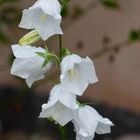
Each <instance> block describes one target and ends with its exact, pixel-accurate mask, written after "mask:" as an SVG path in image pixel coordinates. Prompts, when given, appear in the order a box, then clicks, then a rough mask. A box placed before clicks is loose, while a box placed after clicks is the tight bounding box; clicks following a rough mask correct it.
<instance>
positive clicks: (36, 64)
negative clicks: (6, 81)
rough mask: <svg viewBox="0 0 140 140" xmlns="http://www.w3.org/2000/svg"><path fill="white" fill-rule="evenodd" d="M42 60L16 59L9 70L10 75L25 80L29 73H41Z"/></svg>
mask: <svg viewBox="0 0 140 140" xmlns="http://www.w3.org/2000/svg"><path fill="white" fill-rule="evenodd" d="M42 64H43V58H41V57H37V58H36V57H33V58H30V59H20V58H16V59H15V60H14V62H13V65H12V68H11V74H13V75H17V76H19V77H21V78H27V77H28V76H30V74H31V73H39V72H41V67H42Z"/></svg>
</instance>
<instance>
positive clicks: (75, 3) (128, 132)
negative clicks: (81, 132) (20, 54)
mask: <svg viewBox="0 0 140 140" xmlns="http://www.w3.org/2000/svg"><path fill="white" fill-rule="evenodd" d="M34 2H35V0H0V140H59V139H60V133H59V130H58V129H57V128H56V126H55V124H52V123H50V122H48V121H47V120H46V119H38V115H39V113H40V111H41V105H42V104H43V103H46V102H47V100H48V96H49V91H50V89H51V88H52V86H53V85H54V84H55V83H57V78H58V74H57V72H56V70H53V71H51V72H50V73H48V74H47V76H46V79H44V80H41V81H38V82H36V83H35V84H34V85H33V87H32V88H31V89H29V88H28V87H27V85H26V83H25V81H24V80H22V79H20V78H17V77H14V76H12V75H10V68H11V64H12V61H13V55H12V51H11V44H17V43H18V41H19V39H20V38H21V37H22V36H23V35H24V34H25V33H27V32H28V31H27V30H23V29H20V28H18V24H19V22H20V19H21V15H22V10H23V9H25V8H28V7H30V6H31V5H32V4H33V3H34ZM139 13H140V0H71V1H70V3H69V5H68V7H66V8H65V9H64V10H63V12H62V14H63V16H64V20H63V23H62V27H63V31H64V36H63V43H64V44H63V46H64V47H67V48H68V49H69V50H71V51H72V52H74V53H77V54H79V55H81V56H83V57H85V56H87V55H88V56H90V57H91V58H93V61H94V63H95V67H96V72H97V75H98V78H99V82H98V83H96V84H94V85H90V86H89V87H88V89H87V90H86V92H85V94H84V96H83V97H81V98H79V100H81V101H83V102H86V103H90V105H92V106H93V107H94V108H96V109H97V110H98V112H99V113H100V114H101V115H103V116H104V117H108V118H109V119H110V120H112V121H113V122H114V124H115V127H113V128H112V133H111V134H107V135H102V136H96V137H95V140H140V14H139ZM57 43H58V37H57V36H53V37H51V38H50V39H49V40H48V41H47V44H48V46H49V49H50V50H51V51H53V52H56V53H57V52H58V47H57V46H58V45H57ZM42 45H43V42H39V43H38V44H37V46H42ZM67 130H68V131H67V135H66V137H67V140H75V133H74V132H73V131H72V130H73V126H72V124H71V123H70V124H68V126H67Z"/></svg>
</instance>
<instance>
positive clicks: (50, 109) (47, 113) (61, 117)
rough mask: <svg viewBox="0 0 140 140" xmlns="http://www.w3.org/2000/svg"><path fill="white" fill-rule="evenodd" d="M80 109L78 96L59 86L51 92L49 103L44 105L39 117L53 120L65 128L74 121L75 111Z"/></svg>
mask: <svg viewBox="0 0 140 140" xmlns="http://www.w3.org/2000/svg"><path fill="white" fill-rule="evenodd" d="M78 107H79V106H78V104H77V102H76V95H74V94H71V93H69V92H66V91H65V90H64V89H63V88H62V87H61V85H60V84H59V85H56V86H54V88H53V89H52V90H51V93H50V98H49V101H48V103H47V104H43V105H42V112H41V113H40V116H39V117H40V118H52V119H53V120H54V121H56V122H57V123H59V124H60V125H61V126H64V125H65V124H67V123H68V122H70V121H71V120H72V119H73V110H75V109H77V108H78Z"/></svg>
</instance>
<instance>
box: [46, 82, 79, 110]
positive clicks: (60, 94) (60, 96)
mask: <svg viewBox="0 0 140 140" xmlns="http://www.w3.org/2000/svg"><path fill="white" fill-rule="evenodd" d="M49 101H50V102H51V101H53V102H54V101H55V102H56V101H59V102H61V103H62V104H64V105H65V106H67V107H69V108H71V109H73V110H74V109H77V108H78V105H77V102H76V95H74V94H72V93H69V92H68V91H65V90H64V89H63V88H62V86H61V84H59V85H55V86H54V88H53V89H52V90H51V93H50V100H49Z"/></svg>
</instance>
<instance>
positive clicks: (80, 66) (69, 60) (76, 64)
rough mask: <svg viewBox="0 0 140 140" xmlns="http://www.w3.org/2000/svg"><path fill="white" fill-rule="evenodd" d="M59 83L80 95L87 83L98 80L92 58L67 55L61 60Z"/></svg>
mask: <svg viewBox="0 0 140 140" xmlns="http://www.w3.org/2000/svg"><path fill="white" fill-rule="evenodd" d="M60 79H61V84H62V86H63V88H65V89H66V90H69V91H70V92H71V93H73V94H76V95H82V94H83V92H84V91H85V90H86V88H87V87H88V85H89V84H93V83H95V82H97V81H98V78H97V76H96V72H95V68H94V65H93V62H92V60H91V59H90V58H89V57H86V58H81V57H80V56H78V55H75V54H72V55H67V56H66V57H64V58H63V60H62V62H61V76H60Z"/></svg>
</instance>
